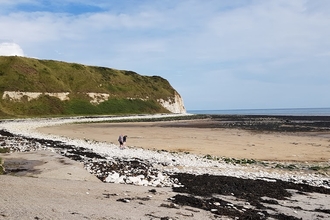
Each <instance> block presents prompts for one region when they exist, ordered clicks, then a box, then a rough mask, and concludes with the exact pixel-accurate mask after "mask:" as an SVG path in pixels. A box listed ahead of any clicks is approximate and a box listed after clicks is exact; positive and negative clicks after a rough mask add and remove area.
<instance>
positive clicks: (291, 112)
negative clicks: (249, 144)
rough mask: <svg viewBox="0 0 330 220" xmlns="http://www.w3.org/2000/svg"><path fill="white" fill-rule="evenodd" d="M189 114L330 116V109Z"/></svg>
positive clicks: (256, 110)
mask: <svg viewBox="0 0 330 220" xmlns="http://www.w3.org/2000/svg"><path fill="white" fill-rule="evenodd" d="M187 112H188V113H191V114H212V115H287V116H330V108H284V109H235V110H188V111H187Z"/></svg>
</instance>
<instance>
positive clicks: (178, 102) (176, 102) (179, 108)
mask: <svg viewBox="0 0 330 220" xmlns="http://www.w3.org/2000/svg"><path fill="white" fill-rule="evenodd" d="M157 101H158V103H159V104H161V105H162V106H163V107H164V108H166V109H167V110H169V111H170V112H172V113H180V114H184V113H187V111H186V109H185V107H184V104H183V99H182V98H181V96H180V94H179V93H177V92H175V94H174V99H168V100H164V99H158V100H157Z"/></svg>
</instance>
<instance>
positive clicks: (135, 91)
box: [0, 56, 175, 117]
mask: <svg viewBox="0 0 330 220" xmlns="http://www.w3.org/2000/svg"><path fill="white" fill-rule="evenodd" d="M5 91H21V92H54V93H55V92H69V93H70V96H69V97H70V100H69V101H61V100H59V99H57V98H54V97H50V96H47V95H43V96H41V97H39V98H38V99H36V100H31V101H27V99H26V100H22V101H21V102H13V101H8V100H3V99H2V98H1V100H0V117H13V116H47V115H85V114H126V113H158V112H168V111H167V110H166V109H164V108H163V107H162V106H160V105H159V104H158V103H157V101H156V100H157V99H166V100H168V99H171V98H173V97H174V94H175V90H174V89H173V87H172V86H171V85H170V84H169V82H168V81H167V80H165V79H163V78H161V77H159V76H143V75H139V74H137V73H135V72H132V71H126V70H116V69H112V68H106V67H97V66H86V65H82V64H77V63H66V62H61V61H53V60H39V59H32V58H26V57H18V56H0V95H1V97H2V95H3V93H4V92H5ZM87 92H95V93H107V94H109V95H110V97H109V100H108V101H105V102H103V103H101V104H99V105H93V104H91V103H90V98H89V97H88V96H86V95H85V93H87ZM143 100H145V101H143Z"/></svg>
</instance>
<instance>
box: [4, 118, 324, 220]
mask: <svg viewBox="0 0 330 220" xmlns="http://www.w3.org/2000/svg"><path fill="white" fill-rule="evenodd" d="M169 116H171V117H175V116H176V115H155V116H130V117H128V118H131V119H136V118H148V117H155V118H160V117H169ZM119 119H122V117H114V118H112V117H110V118H109V117H95V118H62V119H27V120H5V121H2V123H1V124H0V129H1V130H0V139H1V142H0V146H1V147H2V148H8V149H9V150H10V151H11V152H13V151H21V152H24V151H36V150H50V151H53V152H56V153H58V154H61V155H63V156H66V157H68V158H70V159H73V160H76V161H79V162H82V163H83V164H84V167H85V168H86V169H87V170H88V171H89V172H90V173H92V174H94V175H95V176H97V177H98V178H99V179H100V180H101V181H103V182H108V183H121V184H134V185H141V186H143V185H144V186H154V187H173V190H174V191H175V192H178V195H177V196H175V197H174V198H169V199H170V200H171V201H172V202H173V204H178V205H188V206H193V207H197V208H201V209H205V210H209V211H211V212H212V213H214V215H215V216H222V215H223V216H230V217H233V218H235V217H238V218H240V219H268V218H274V219H300V218H303V217H305V216H311V217H313V218H314V217H315V216H316V217H317V218H319V219H327V218H330V210H329V209H328V208H327V207H326V205H325V204H324V206H323V205H322V204H321V205H319V206H315V205H314V206H313V207H307V206H306V204H300V205H293V204H294V200H295V199H296V197H297V196H302V195H305V196H306V197H308V196H309V197H313V196H314V194H315V193H317V194H320V195H322V196H323V197H324V199H325V201H330V196H329V194H330V178H329V176H325V175H321V174H319V173H317V172H314V173H311V172H304V171H303V170H299V169H298V170H295V171H290V172H283V170H276V169H271V168H269V167H262V166H259V165H257V164H256V163H253V164H246V163H245V164H244V165H240V164H237V163H228V160H226V159H225V158H216V159H215V158H212V157H200V156H196V155H192V154H185V153H173V152H172V153H170V152H166V151H150V150H144V149H139V148H126V149H125V150H121V149H119V148H118V146H117V145H115V144H110V143H105V142H97V141H93V140H86V139H85V140H78V139H69V138H66V137H58V136H54V135H51V134H48V135H45V134H41V133H38V132H37V131H36V129H37V128H38V127H42V126H52V125H58V124H63V123H75V122H93V121H108V120H119ZM10 172H11V170H9V169H8V170H7V173H10ZM12 172H15V171H14V170H13V171H12ZM16 172H17V170H16ZM284 201H286V202H284ZM289 204H290V205H289ZM314 219H315V218H314Z"/></svg>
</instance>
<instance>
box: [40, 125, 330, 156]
mask: <svg viewBox="0 0 330 220" xmlns="http://www.w3.org/2000/svg"><path fill="white" fill-rule="evenodd" d="M187 123H190V124H192V123H194V125H192V126H189V127H185V126H180V125H182V124H187ZM201 123H202V124H205V123H208V122H207V121H206V120H196V121H193V122H192V121H172V122H129V123H91V124H66V125H61V126H52V127H43V128H40V129H39V131H40V132H43V133H50V134H56V135H60V136H65V137H70V138H81V139H89V140H96V141H105V142H109V143H115V144H118V141H117V139H118V136H119V134H127V135H128V142H127V146H129V147H140V148H145V149H152V150H166V151H174V152H189V153H192V154H197V155H213V156H219V157H232V158H247V159H255V160H271V161H273V160H276V161H304V162H305V161H328V160H330V132H327V133H324V132H323V133H321V132H314V133H311V132H309V133H307V132H304V133H303V132H296V133H293V132H253V131H247V130H243V129H223V128H199V124H201ZM178 125H179V126H178Z"/></svg>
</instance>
